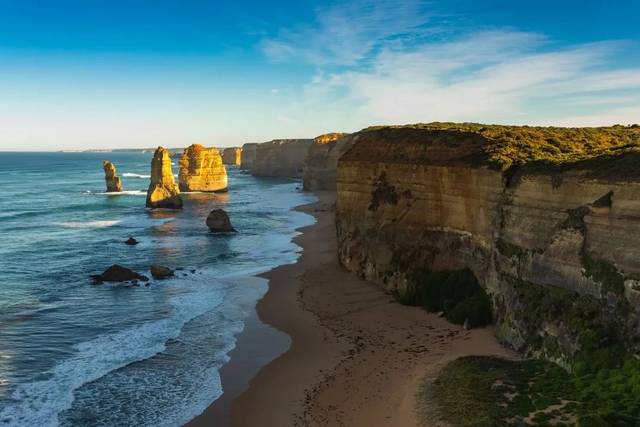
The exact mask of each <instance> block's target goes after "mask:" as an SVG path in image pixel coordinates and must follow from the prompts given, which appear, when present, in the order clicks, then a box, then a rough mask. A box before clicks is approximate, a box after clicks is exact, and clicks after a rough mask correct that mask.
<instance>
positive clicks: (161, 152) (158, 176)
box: [147, 147, 182, 209]
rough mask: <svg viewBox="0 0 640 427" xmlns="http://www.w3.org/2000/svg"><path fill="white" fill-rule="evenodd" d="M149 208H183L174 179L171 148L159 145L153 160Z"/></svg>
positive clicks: (148, 194) (148, 200)
mask: <svg viewBox="0 0 640 427" xmlns="http://www.w3.org/2000/svg"><path fill="white" fill-rule="evenodd" d="M147 207H148V208H167V209H182V198H181V197H180V190H179V189H178V186H177V185H176V182H175V180H174V179H173V172H172V170H171V158H170V157H169V150H167V149H166V148H163V147H158V148H157V149H156V152H155V153H154V155H153V160H151V183H150V184H149V189H148V190H147Z"/></svg>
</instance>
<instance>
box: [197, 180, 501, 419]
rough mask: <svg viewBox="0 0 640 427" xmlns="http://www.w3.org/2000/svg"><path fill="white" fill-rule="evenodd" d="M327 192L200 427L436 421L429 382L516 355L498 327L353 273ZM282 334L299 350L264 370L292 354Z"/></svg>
mask: <svg viewBox="0 0 640 427" xmlns="http://www.w3.org/2000/svg"><path fill="white" fill-rule="evenodd" d="M317 195H318V197H319V201H318V202H317V203H315V204H312V205H307V206H303V207H301V208H299V210H300V211H303V212H307V213H309V214H311V215H314V216H315V217H316V218H317V223H316V224H314V225H312V226H309V227H305V228H303V229H301V230H300V231H302V234H301V235H300V236H298V237H296V238H295V242H296V243H297V244H298V245H300V246H301V247H302V248H303V249H304V251H303V255H302V256H301V258H300V259H299V260H298V262H297V263H295V264H292V265H286V266H281V267H278V268H276V269H274V270H272V271H270V272H268V273H266V274H264V275H263V276H264V277H265V278H267V279H268V280H269V291H268V292H267V294H266V295H265V296H264V298H263V299H262V300H260V301H259V303H258V305H257V307H256V312H257V316H258V318H259V319H260V321H258V319H256V318H255V317H254V318H252V319H250V321H249V322H248V323H247V327H246V329H245V331H244V332H243V333H242V334H241V335H240V337H239V340H238V345H237V347H236V349H235V350H234V352H232V353H231V354H230V356H231V361H230V362H229V363H228V364H227V365H226V366H225V367H224V368H223V370H222V372H221V375H222V381H223V389H224V390H225V393H224V394H223V396H222V397H221V398H220V399H218V400H217V401H216V402H214V403H213V404H212V405H211V406H210V407H209V408H208V409H207V410H206V411H205V412H204V413H203V414H202V415H201V416H200V417H198V418H196V419H195V420H194V421H192V422H191V424H190V425H192V426H221V425H233V426H278V427H281V426H308V425H312V426H417V425H436V423H434V422H432V421H431V420H429V419H428V417H427V418H426V419H425V417H424V416H420V415H419V414H420V413H424V402H418V401H417V399H416V394H417V392H418V390H419V387H420V385H421V384H422V382H423V380H424V379H425V378H433V377H434V376H435V375H436V374H437V372H438V371H439V369H441V368H442V367H443V366H444V365H446V363H447V362H449V361H451V360H453V359H455V358H457V357H460V356H464V355H470V354H476V355H500V356H506V357H513V353H511V352H509V351H508V350H506V349H505V348H503V347H502V346H501V345H500V344H499V343H498V341H497V340H496V338H495V337H494V334H493V330H492V329H491V328H483V329H475V330H471V331H465V330H464V329H463V328H462V327H460V326H457V325H452V324H450V323H448V322H447V321H446V320H445V319H443V318H440V317H438V316H436V315H433V314H429V313H427V312H425V311H424V310H423V309H421V308H418V307H406V306H402V305H400V304H398V303H396V302H395V301H394V300H393V298H392V297H391V296H390V295H388V294H386V293H384V292H383V291H382V290H381V289H380V288H379V287H378V286H377V285H375V284H373V283H369V282H367V281H364V280H360V279H359V278H357V277H356V276H355V275H354V274H352V273H349V272H347V271H345V270H344V269H343V268H342V267H341V266H340V264H339V263H338V260H337V255H336V254H337V250H336V233H335V226H334V222H333V215H334V209H333V206H334V198H335V194H334V193H332V192H326V193H325V192H323V193H317ZM261 322H263V323H264V324H261ZM265 324H266V325H269V326H268V327H267V326H266V325H265ZM272 328H275V329H277V330H279V331H282V332H284V333H286V334H287V335H288V336H289V337H291V346H290V347H289V350H288V351H287V352H285V353H284V354H281V355H280V356H279V357H277V358H275V359H274V360H272V361H271V362H270V363H268V364H266V366H262V365H263V364H264V363H265V361H266V360H269V358H270V357H271V358H272V357H274V356H275V354H278V351H280V350H278V349H281V348H282V341H281V339H282V334H279V333H277V332H276V331H274V330H273V329H272ZM278 340H280V341H278ZM274 353H275V354H274ZM260 368H261V369H260ZM255 372H257V374H254V373H255ZM249 378H251V379H250V380H249ZM247 381H249V382H248V385H247Z"/></svg>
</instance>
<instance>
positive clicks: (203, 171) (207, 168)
mask: <svg viewBox="0 0 640 427" xmlns="http://www.w3.org/2000/svg"><path fill="white" fill-rule="evenodd" d="M178 181H179V184H180V191H209V192H212V191H227V170H226V169H225V167H224V165H223V164H222V157H221V156H220V153H219V152H218V150H217V149H215V148H205V147H203V146H202V145H200V144H193V145H190V146H189V147H187V148H185V150H184V152H183V153H182V156H181V157H180V173H179V175H178Z"/></svg>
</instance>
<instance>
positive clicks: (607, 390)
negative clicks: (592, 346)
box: [418, 356, 640, 427]
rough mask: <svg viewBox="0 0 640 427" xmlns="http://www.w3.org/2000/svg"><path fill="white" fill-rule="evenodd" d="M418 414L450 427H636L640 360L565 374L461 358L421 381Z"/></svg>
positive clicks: (530, 363)
mask: <svg viewBox="0 0 640 427" xmlns="http://www.w3.org/2000/svg"><path fill="white" fill-rule="evenodd" d="M418 399H419V401H424V402H430V403H431V405H430V406H429V408H430V410H429V411H428V413H423V414H422V415H423V416H424V417H426V418H425V419H433V417H435V418H437V419H439V420H441V421H444V422H446V423H448V424H449V425H451V426H453V427H467V426H469V427H470V426H477V427H482V426H511V425H533V426H551V425H567V426H569V425H578V426H584V427H587V426H594V427H599V426H638V425H640V361H638V360H637V359H636V358H634V357H628V358H627V359H626V361H625V363H624V364H623V365H622V366H621V367H618V368H612V369H607V368H600V369H598V370H595V369H594V370H591V371H589V370H587V371H585V372H581V373H569V372H567V371H565V370H564V369H562V368H561V367H559V366H558V365H556V364H554V363H551V362H546V361H542V360H524V361H513V360H505V359H500V358H495V357H481V356H469V357H462V358H459V359H457V360H455V361H453V362H451V363H450V364H449V365H447V366H446V367H445V368H444V369H443V370H442V371H441V372H440V374H439V376H438V377H437V378H436V379H435V380H434V381H433V382H425V383H424V384H423V386H422V387H421V390H420V392H419V395H418Z"/></svg>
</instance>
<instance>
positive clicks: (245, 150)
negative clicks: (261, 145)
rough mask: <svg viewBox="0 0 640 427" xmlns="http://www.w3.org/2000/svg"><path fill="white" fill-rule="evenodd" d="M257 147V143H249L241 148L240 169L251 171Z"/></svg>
mask: <svg viewBox="0 0 640 427" xmlns="http://www.w3.org/2000/svg"><path fill="white" fill-rule="evenodd" d="M257 145H258V144H257V143H255V142H251V143H248V144H244V145H243V146H242V153H241V154H240V169H243V170H251V167H252V166H253V162H254V160H255V159H256V146H257Z"/></svg>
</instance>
